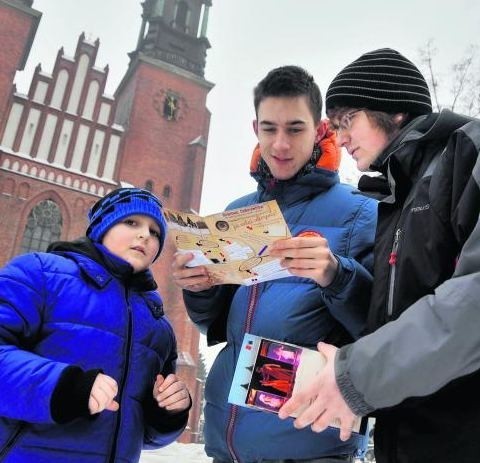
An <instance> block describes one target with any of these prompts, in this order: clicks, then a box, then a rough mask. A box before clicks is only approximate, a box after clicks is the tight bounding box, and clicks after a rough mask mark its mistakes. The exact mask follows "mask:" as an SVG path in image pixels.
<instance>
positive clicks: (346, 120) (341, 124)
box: [330, 109, 364, 135]
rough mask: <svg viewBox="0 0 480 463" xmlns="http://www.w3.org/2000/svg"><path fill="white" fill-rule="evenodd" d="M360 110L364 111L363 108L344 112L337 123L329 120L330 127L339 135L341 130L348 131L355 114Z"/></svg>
mask: <svg viewBox="0 0 480 463" xmlns="http://www.w3.org/2000/svg"><path fill="white" fill-rule="evenodd" d="M360 111H364V110H363V109H352V110H351V111H348V112H347V113H345V114H344V115H343V116H342V117H341V118H340V119H339V121H338V124H335V123H334V122H332V121H330V128H331V129H332V130H333V131H335V132H337V135H341V133H342V132H348V131H349V130H350V129H351V128H352V122H353V118H354V116H355V114H357V113H359V112H360Z"/></svg>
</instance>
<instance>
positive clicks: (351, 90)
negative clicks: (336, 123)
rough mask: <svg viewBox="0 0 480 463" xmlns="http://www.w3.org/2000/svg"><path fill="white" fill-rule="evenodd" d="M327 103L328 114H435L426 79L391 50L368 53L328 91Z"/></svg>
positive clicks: (345, 70) (343, 73)
mask: <svg viewBox="0 0 480 463" xmlns="http://www.w3.org/2000/svg"><path fill="white" fill-rule="evenodd" d="M325 103H326V109H327V112H328V110H329V109H333V108H335V107H346V108H365V109H371V110H374V111H383V112H386V113H409V114H412V115H420V114H428V113H431V112H432V102H431V99H430V91H429V90H428V85H427V82H426V81H425V78H424V77H423V75H422V74H421V72H420V71H419V70H418V68H417V67H416V66H415V65H414V64H413V63H412V62H411V61H410V60H408V59H407V58H405V56H403V55H401V54H400V53H398V51H395V50H392V49H391V48H382V49H379V50H374V51H371V52H368V53H365V54H364V55H362V56H360V58H358V59H356V60H355V61H354V62H353V63H351V64H349V65H348V66H346V67H345V68H344V69H342V70H341V71H340V72H339V73H338V74H337V76H336V77H335V78H334V79H333V81H332V83H331V84H330V86H329V87H328V90H327V95H326V98H325Z"/></svg>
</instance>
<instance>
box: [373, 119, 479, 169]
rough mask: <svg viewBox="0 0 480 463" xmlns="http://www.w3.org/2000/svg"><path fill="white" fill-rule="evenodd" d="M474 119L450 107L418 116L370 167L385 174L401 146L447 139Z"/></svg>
mask: <svg viewBox="0 0 480 463" xmlns="http://www.w3.org/2000/svg"><path fill="white" fill-rule="evenodd" d="M472 120H473V118H471V117H469V116H463V115H461V114H456V113H454V112H452V111H450V110H449V109H444V110H442V111H441V112H440V113H433V114H429V115H424V116H420V117H417V118H415V119H414V120H413V121H411V122H410V123H409V124H407V125H406V126H405V127H404V128H403V129H402V130H401V131H400V133H399V134H398V135H397V136H396V137H395V138H394V139H393V140H392V142H391V143H390V144H389V145H388V146H387V147H386V148H385V149H384V151H383V153H382V154H380V156H379V157H378V158H377V159H376V160H375V161H374V162H373V163H372V165H371V166H370V168H371V169H372V170H376V171H379V172H382V173H384V174H385V173H386V165H387V163H388V160H389V158H390V156H391V155H392V154H393V153H395V152H396V151H397V150H398V148H399V147H401V146H403V145H404V144H406V143H408V144H409V143H411V142H415V143H418V144H423V143H426V142H429V141H440V140H446V139H447V138H448V137H449V136H450V134H451V133H452V132H453V131H454V130H456V129H458V128H460V127H462V126H463V125H465V124H466V123H468V122H470V121H472Z"/></svg>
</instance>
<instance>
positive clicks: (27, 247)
mask: <svg viewBox="0 0 480 463" xmlns="http://www.w3.org/2000/svg"><path fill="white" fill-rule="evenodd" d="M62 225H63V221H62V213H61V212H60V208H59V207H58V205H57V204H56V203H55V202H54V201H52V200H50V199H47V200H45V201H41V202H40V203H38V204H37V205H36V206H35V207H34V208H33V209H32V210H31V211H30V214H29V215H28V219H27V224H26V225H25V231H24V234H23V240H22V245H21V248H20V252H21V253H26V252H32V251H46V250H47V247H48V245H49V244H50V243H52V242H53V241H57V240H59V239H60V235H61V233H62Z"/></svg>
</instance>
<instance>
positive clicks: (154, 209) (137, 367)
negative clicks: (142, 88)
mask: <svg viewBox="0 0 480 463" xmlns="http://www.w3.org/2000/svg"><path fill="white" fill-rule="evenodd" d="M161 207H162V206H161V203H160V202H159V200H158V199H157V198H156V197H155V196H154V195H153V194H152V193H150V192H149V191H145V190H141V189H137V188H120V189H117V190H114V191H112V192H111V193H109V194H108V195H107V196H105V197H104V198H102V199H100V200H99V201H98V202H97V203H96V204H95V205H94V206H93V207H92V209H91V210H90V212H89V220H90V223H89V226H88V228H87V231H86V235H87V236H86V237H85V238H83V239H80V240H77V241H73V242H58V243H54V244H53V245H51V246H50V247H49V250H48V251H47V252H46V253H40V252H35V253H30V254H26V255H22V256H19V257H16V258H15V259H13V260H12V261H11V262H10V263H9V264H7V265H6V266H5V267H4V268H2V269H1V270H0V397H1V400H0V461H2V462H15V463H22V462H32V461H35V462H37V463H47V462H48V463H55V462H65V461H67V460H68V461H69V462H71V463H93V462H119V461H122V462H137V461H138V460H139V458H140V452H141V450H142V449H143V448H156V447H162V446H164V445H167V444H169V443H171V442H172V441H173V440H175V438H177V437H178V436H179V435H180V434H181V432H182V431H183V429H184V428H185V425H186V423H187V420H188V410H189V408H190V405H191V399H190V395H189V393H188V390H187V388H186V386H185V384H184V383H183V382H182V381H180V380H179V379H178V378H177V376H176V375H175V374H174V373H175V359H176V357H177V354H176V341H175V336H174V333H173V330H172V327H171V325H170V323H169V322H168V321H167V320H166V318H165V317H164V314H163V306H162V300H161V298H160V296H159V294H158V292H157V291H156V288H157V285H156V283H155V281H154V280H153V277H152V275H151V273H150V271H149V267H150V265H151V264H152V262H153V261H155V259H156V258H157V257H158V256H159V254H160V252H161V250H162V246H163V243H164V240H165V234H166V223H165V220H164V218H163V215H162V210H161Z"/></svg>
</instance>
